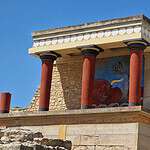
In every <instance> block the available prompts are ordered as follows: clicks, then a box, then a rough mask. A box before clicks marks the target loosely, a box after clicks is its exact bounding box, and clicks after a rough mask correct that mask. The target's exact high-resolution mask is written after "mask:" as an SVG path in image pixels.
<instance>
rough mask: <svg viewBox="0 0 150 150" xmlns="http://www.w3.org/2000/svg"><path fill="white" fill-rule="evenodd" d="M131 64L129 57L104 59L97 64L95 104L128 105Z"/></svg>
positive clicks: (94, 91)
mask: <svg viewBox="0 0 150 150" xmlns="http://www.w3.org/2000/svg"><path fill="white" fill-rule="evenodd" d="M129 63H130V60H129V56H119V57H111V58H103V59H101V60H100V61H98V62H97V63H96V69H95V83H94V90H93V100H94V104H96V105H111V104H113V103H116V104H118V106H119V105H123V104H125V105H128V92H129ZM142 81H143V79H142ZM142 83H143V82H142ZM141 86H142V84H141Z"/></svg>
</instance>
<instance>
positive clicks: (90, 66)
mask: <svg viewBox="0 0 150 150" xmlns="http://www.w3.org/2000/svg"><path fill="white" fill-rule="evenodd" d="M95 60H96V56H84V58H83V70H82V92H81V105H84V106H86V105H87V106H88V105H92V103H93V100H92V90H93V88H94V74H95Z"/></svg>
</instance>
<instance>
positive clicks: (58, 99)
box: [27, 56, 82, 111]
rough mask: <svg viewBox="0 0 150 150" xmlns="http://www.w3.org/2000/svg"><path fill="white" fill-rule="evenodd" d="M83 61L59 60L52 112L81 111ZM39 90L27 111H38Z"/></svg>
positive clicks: (53, 78) (53, 86)
mask: <svg viewBox="0 0 150 150" xmlns="http://www.w3.org/2000/svg"><path fill="white" fill-rule="evenodd" d="M81 72H82V59H81V57H79V56H75V58H71V59H67V60H66V59H65V58H63V60H62V59H60V60H58V61H57V62H56V64H54V67H53V76H52V87H51V96H50V110H52V111H53V110H65V109H79V108H80V95H81ZM39 92H40V88H38V89H37V90H36V92H35V94H34V96H33V98H32V101H31V104H30V105H29V106H28V109H27V111H36V110H37V109H38V101H39Z"/></svg>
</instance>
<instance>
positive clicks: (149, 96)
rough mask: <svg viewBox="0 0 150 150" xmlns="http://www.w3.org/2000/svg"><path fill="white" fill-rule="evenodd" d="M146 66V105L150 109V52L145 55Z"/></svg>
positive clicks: (144, 102)
mask: <svg viewBox="0 0 150 150" xmlns="http://www.w3.org/2000/svg"><path fill="white" fill-rule="evenodd" d="M144 56H145V68H144V101H143V104H144V107H145V108H148V109H150V54H149V53H146V54H145V55H144Z"/></svg>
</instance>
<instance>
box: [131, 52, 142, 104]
mask: <svg viewBox="0 0 150 150" xmlns="http://www.w3.org/2000/svg"><path fill="white" fill-rule="evenodd" d="M140 68H141V67H140V52H139V51H135V50H133V51H132V50H131V53H130V79H129V81H130V82H129V103H137V102H138V101H139V99H140V98H139V89H140V84H139V80H140V70H141V69H140Z"/></svg>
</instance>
